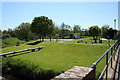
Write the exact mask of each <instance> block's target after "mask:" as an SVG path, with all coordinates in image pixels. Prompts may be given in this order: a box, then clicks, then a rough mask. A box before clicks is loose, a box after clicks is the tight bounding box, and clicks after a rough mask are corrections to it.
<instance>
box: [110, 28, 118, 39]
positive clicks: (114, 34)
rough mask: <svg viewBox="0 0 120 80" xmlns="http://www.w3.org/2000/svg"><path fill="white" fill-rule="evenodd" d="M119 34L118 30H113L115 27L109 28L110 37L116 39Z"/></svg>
mask: <svg viewBox="0 0 120 80" xmlns="http://www.w3.org/2000/svg"><path fill="white" fill-rule="evenodd" d="M116 34H117V30H113V28H109V30H108V37H109V38H110V39H114V38H115V36H116Z"/></svg>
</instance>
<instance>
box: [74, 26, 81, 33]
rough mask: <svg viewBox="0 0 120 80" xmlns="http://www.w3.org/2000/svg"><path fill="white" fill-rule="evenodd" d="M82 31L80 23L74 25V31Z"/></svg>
mask: <svg viewBox="0 0 120 80" xmlns="http://www.w3.org/2000/svg"><path fill="white" fill-rule="evenodd" d="M80 31H81V29H80V26H79V25H74V27H73V32H74V33H80Z"/></svg>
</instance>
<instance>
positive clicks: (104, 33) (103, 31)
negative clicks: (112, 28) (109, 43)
mask: <svg viewBox="0 0 120 80" xmlns="http://www.w3.org/2000/svg"><path fill="white" fill-rule="evenodd" d="M108 30H109V25H104V26H102V27H101V36H102V37H103V38H107V36H108Z"/></svg>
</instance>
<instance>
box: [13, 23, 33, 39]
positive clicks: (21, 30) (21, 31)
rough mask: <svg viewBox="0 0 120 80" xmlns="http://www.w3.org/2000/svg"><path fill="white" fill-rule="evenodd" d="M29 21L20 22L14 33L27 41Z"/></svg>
mask: <svg viewBox="0 0 120 80" xmlns="http://www.w3.org/2000/svg"><path fill="white" fill-rule="evenodd" d="M30 26H31V24H30V23H22V24H20V25H19V26H18V27H16V28H15V32H16V35H17V37H18V38H19V39H22V40H25V41H28V40H29V39H28V36H29V33H30Z"/></svg>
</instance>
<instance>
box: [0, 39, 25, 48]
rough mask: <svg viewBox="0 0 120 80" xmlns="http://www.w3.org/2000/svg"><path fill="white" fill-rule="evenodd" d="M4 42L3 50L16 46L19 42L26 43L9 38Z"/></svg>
mask: <svg viewBox="0 0 120 80" xmlns="http://www.w3.org/2000/svg"><path fill="white" fill-rule="evenodd" d="M1 41H2V48H5V47H10V46H15V45H16V43H17V42H19V43H20V44H22V43H24V41H22V40H19V39H17V38H12V37H11V38H7V39H3V40H1Z"/></svg>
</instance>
